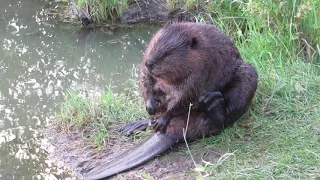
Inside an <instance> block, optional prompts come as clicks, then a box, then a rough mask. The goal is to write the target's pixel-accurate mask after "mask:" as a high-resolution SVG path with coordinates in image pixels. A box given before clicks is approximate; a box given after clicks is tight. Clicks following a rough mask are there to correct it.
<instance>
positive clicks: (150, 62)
mask: <svg viewBox="0 0 320 180" xmlns="http://www.w3.org/2000/svg"><path fill="white" fill-rule="evenodd" d="M145 65H146V66H147V68H148V69H153V68H154V63H153V62H152V61H146V62H145Z"/></svg>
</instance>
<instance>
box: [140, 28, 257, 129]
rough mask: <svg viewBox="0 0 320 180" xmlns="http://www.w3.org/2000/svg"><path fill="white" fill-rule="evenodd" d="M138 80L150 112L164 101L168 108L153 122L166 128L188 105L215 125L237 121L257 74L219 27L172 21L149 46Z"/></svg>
mask: <svg viewBox="0 0 320 180" xmlns="http://www.w3.org/2000/svg"><path fill="white" fill-rule="evenodd" d="M140 78H141V79H140V88H141V91H142V95H143V97H144V99H145V101H146V106H147V111H148V113H149V114H151V115H154V114H159V112H158V113H157V111H159V109H163V107H162V108H159V107H158V106H159V105H160V104H162V106H165V108H166V111H165V112H164V113H162V115H161V116H160V117H157V118H156V119H155V120H154V121H153V122H152V124H153V128H154V130H155V131H165V130H166V125H167V124H168V122H169V121H170V120H171V119H172V118H173V117H175V116H179V115H180V114H181V113H185V112H187V110H188V107H189V103H192V104H195V107H196V109H198V110H204V111H205V112H206V113H207V116H209V117H210V118H211V119H212V123H213V124H214V125H215V126H217V127H223V126H224V125H228V124H231V123H233V122H234V121H235V120H237V119H238V118H239V117H240V116H242V115H243V114H244V113H245V111H246V109H247V107H248V106H249V104H250V102H251V100H252V97H253V95H254V92H255V90H256V88H257V78H258V75H257V72H256V70H255V68H254V67H253V66H251V65H250V64H248V63H246V62H244V61H243V60H242V58H241V56H240V54H239V52H238V50H237V48H236V47H235V45H234V44H233V42H232V41H231V39H230V38H229V37H228V36H227V35H225V34H224V33H223V32H221V31H220V30H219V29H218V28H217V27H216V26H215V25H209V24H199V23H169V24H166V25H165V26H164V27H163V28H161V29H160V30H159V31H158V32H157V33H156V34H155V35H154V37H153V38H152V40H151V41H150V43H149V45H148V46H147V48H146V51H145V54H144V57H143V60H142V63H141V74H140ZM161 98H162V101H164V102H165V103H163V102H162V103H160V100H159V99H161Z"/></svg>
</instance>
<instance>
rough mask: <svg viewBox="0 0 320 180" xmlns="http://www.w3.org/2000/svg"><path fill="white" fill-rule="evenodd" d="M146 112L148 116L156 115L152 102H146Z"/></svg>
mask: <svg viewBox="0 0 320 180" xmlns="http://www.w3.org/2000/svg"><path fill="white" fill-rule="evenodd" d="M146 110H147V112H148V114H150V115H154V114H155V113H156V110H155V107H154V101H153V100H148V101H147V104H146Z"/></svg>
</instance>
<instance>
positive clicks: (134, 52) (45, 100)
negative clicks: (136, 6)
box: [0, 0, 154, 179]
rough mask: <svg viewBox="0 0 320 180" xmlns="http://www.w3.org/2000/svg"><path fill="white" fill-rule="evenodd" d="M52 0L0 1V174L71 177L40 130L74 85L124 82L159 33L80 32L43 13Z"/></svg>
mask: <svg viewBox="0 0 320 180" xmlns="http://www.w3.org/2000/svg"><path fill="white" fill-rule="evenodd" d="M48 4H49V3H48V2H47V1H41V0H23V1H22V0H21V1H18V0H10V1H9V0H6V1H0V12H2V13H1V15H0V76H1V79H0V179H43V177H48V178H53V179H55V178H65V177H67V176H68V175H67V173H66V170H61V169H60V170H59V169H57V168H55V166H54V165H52V164H51V162H50V161H49V160H48V159H47V154H48V152H47V150H45V149H47V148H45V147H43V146H45V144H46V142H45V139H44V138H43V137H42V135H41V134H40V133H39V132H38V131H37V129H40V128H41V127H43V125H45V124H47V123H48V122H50V120H52V117H53V115H54V112H55V111H56V110H57V108H56V106H57V104H58V103H59V102H61V100H62V95H63V93H64V92H66V90H67V89H68V88H76V87H79V86H80V87H85V88H90V89H94V88H100V89H101V88H106V87H108V86H109V85H110V84H112V85H117V86H119V87H120V88H121V87H123V85H124V84H125V83H126V82H127V81H128V78H129V77H132V76H136V75H137V68H136V67H137V66H138V65H139V61H140V58H141V56H142V51H143V49H144V46H145V42H147V41H148V40H149V38H150V35H151V33H152V32H153V31H154V29H151V28H146V27H135V28H119V29H114V30H108V28H105V29H100V30H94V31H90V30H88V29H87V30H82V31H79V30H78V31H73V30H72V29H71V28H70V27H68V26H67V25H66V24H62V23H57V22H56V21H54V19H53V18H54V17H53V16H48V15H45V14H44V13H43V10H42V9H43V7H46V6H48ZM51 6H55V5H51Z"/></svg>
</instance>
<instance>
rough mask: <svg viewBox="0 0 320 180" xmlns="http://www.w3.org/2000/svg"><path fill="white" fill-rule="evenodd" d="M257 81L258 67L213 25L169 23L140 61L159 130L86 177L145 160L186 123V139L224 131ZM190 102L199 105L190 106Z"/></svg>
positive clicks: (178, 137)
mask: <svg viewBox="0 0 320 180" xmlns="http://www.w3.org/2000/svg"><path fill="white" fill-rule="evenodd" d="M257 80H258V74H257V71H256V69H255V68H254V67H253V66H252V65H250V64H249V63H246V62H245V61H243V60H242V58H241V56H240V54H239V52H238V50H237V48H236V47H235V46H234V44H233V42H232V41H231V39H230V38H229V37H228V36H226V35H225V34H224V33H223V32H221V31H220V30H219V29H218V28H217V27H216V26H215V25H209V24H199V23H170V24H166V25H165V26H164V27H163V28H161V29H160V30H159V31H158V32H157V33H156V34H155V36H154V37H153V38H152V40H151V42H150V43H149V45H148V47H147V48H146V51H145V54H144V57H143V60H142V63H141V74H140V89H141V92H142V96H143V98H144V100H145V102H146V110H147V111H148V113H149V114H151V115H152V124H153V128H154V130H155V131H156V133H155V134H154V135H153V136H152V137H151V138H150V139H148V140H147V141H146V142H145V143H143V144H141V145H138V146H137V147H136V148H134V149H130V150H129V151H127V152H125V153H124V154H122V155H120V156H119V157H118V158H115V160H114V161H111V162H108V163H106V164H105V165H102V166H100V167H96V168H94V169H93V170H91V171H90V172H89V173H88V174H87V175H86V178H87V179H101V178H105V177H110V176H112V175H115V174H117V173H120V172H123V171H126V170H128V169H131V168H134V167H137V166H139V165H141V164H143V163H145V162H146V161H148V160H150V159H152V158H153V157H155V156H156V155H158V154H160V153H162V152H164V151H166V150H167V149H169V148H170V147H171V146H173V145H174V144H177V143H179V142H181V141H183V140H184V134H183V132H184V130H183V129H185V128H186V126H187V124H188V128H187V133H186V134H185V137H186V139H187V140H188V141H194V140H197V139H199V138H202V137H207V136H211V135H216V134H218V133H220V132H221V130H223V128H225V127H228V126H230V125H232V124H233V123H234V122H235V121H236V120H238V119H239V118H240V117H241V116H242V115H243V114H244V113H245V112H246V111H247V109H248V107H249V106H250V104H251V102H252V99H253V96H254V94H255V91H256V89H257ZM190 103H192V104H194V105H195V106H194V108H193V109H191V110H190V109H189V104H190ZM189 110H190V116H189ZM149 121H150V120H148V119H147V120H139V121H136V122H134V123H130V124H128V125H126V126H125V127H123V128H121V131H122V133H124V134H132V132H133V131H134V130H136V129H145V126H147V125H148V122H149Z"/></svg>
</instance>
